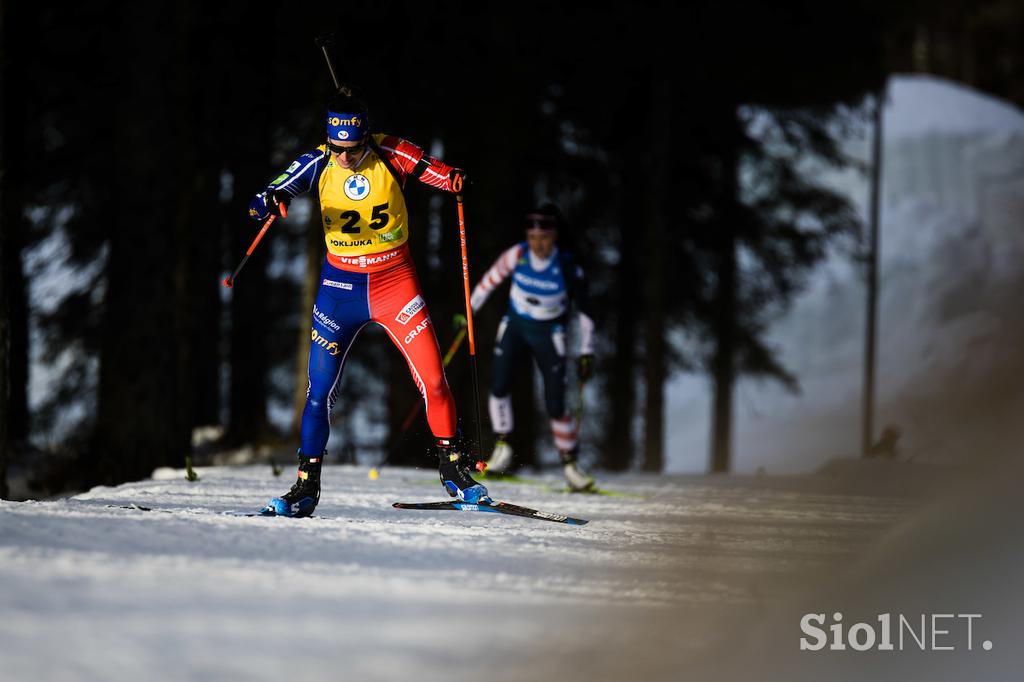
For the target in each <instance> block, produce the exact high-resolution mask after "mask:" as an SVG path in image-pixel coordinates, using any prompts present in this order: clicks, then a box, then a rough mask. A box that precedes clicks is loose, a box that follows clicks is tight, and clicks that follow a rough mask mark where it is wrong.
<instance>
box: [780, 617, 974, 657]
mask: <svg viewBox="0 0 1024 682" xmlns="http://www.w3.org/2000/svg"><path fill="white" fill-rule="evenodd" d="M876 620H877V624H876V623H875V622H869V623H853V624H852V625H850V626H849V627H847V626H845V625H844V623H843V614H842V613H840V612H838V611H837V612H835V613H833V614H832V623H831V625H829V626H828V630H825V629H824V628H823V627H820V626H824V625H825V614H824V613H808V614H805V615H804V616H803V618H801V619H800V632H801V633H803V635H804V636H803V637H801V638H800V651H821V650H823V649H826V648H827V650H828V651H846V650H847V649H850V650H853V651H904V650H908V651H956V650H958V649H959V650H964V649H966V650H967V651H974V650H975V649H976V648H977V647H976V644H975V640H976V638H977V637H978V629H979V624H980V623H978V622H976V621H980V620H981V614H980V613H955V614H954V613H917V614H912V615H907V614H903V613H895V614H894V613H880V614H878V616H877V618H876ZM830 635H831V636H830ZM992 646H993V645H992V641H991V640H988V639H986V640H984V641H982V642H981V648H982V649H984V650H985V651H991V650H992Z"/></svg>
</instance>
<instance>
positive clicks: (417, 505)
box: [391, 500, 587, 526]
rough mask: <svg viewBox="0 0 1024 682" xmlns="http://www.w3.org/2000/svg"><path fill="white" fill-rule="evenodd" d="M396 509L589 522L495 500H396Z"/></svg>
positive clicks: (580, 522)
mask: <svg viewBox="0 0 1024 682" xmlns="http://www.w3.org/2000/svg"><path fill="white" fill-rule="evenodd" d="M391 506H393V507H394V508H395V509H422V510H426V511H430V510H434V511H438V510H454V511H466V512H490V513H492V514H508V515H510V516H522V517H525V518H530V519H540V520H542V521H553V522H555V523H565V524H568V525H570V526H582V525H584V524H585V523H587V520H586V519H575V518H573V517H571V516H565V515H563V514H552V513H551V512H545V511H538V510H536V509H530V508H529V507H520V506H518V505H515V504H509V503H508V502H495V501H494V500H490V501H486V502H485V501H480V502H475V503H469V502H456V501H451V502H395V503H394V504H393V505H391Z"/></svg>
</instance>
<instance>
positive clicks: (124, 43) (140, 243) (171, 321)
mask: <svg viewBox="0 0 1024 682" xmlns="http://www.w3.org/2000/svg"><path fill="white" fill-rule="evenodd" d="M174 14H175V13H174V10H173V8H172V7H170V6H161V5H152V4H146V5H139V4H135V5H131V4H129V5H125V6H123V7H122V8H121V9H120V10H119V12H118V19H119V23H120V26H119V30H118V31H117V33H118V34H119V35H118V36H117V39H116V40H111V41H110V47H109V49H110V50H111V52H110V53H109V54H108V55H107V57H106V58H107V59H108V60H110V63H111V64H117V69H116V70H115V72H117V73H119V74H120V78H121V81H122V85H121V88H120V92H121V93H122V99H120V100H119V101H118V102H117V104H116V105H115V108H114V110H113V115H114V117H115V119H114V120H115V124H116V125H115V130H116V133H115V138H114V148H113V150H112V153H113V155H114V158H113V159H112V161H111V167H113V168H120V169H125V170H124V171H123V172H118V173H113V174H112V181H111V182H112V185H113V186H112V196H111V201H110V206H111V208H112V210H110V211H109V213H108V214H107V219H108V221H109V224H110V234H109V244H110V250H109V258H108V263H107V270H106V279H107V291H106V298H105V302H104V311H103V329H102V336H101V342H100V349H101V350H100V377H99V409H98V415H97V426H96V449H97V453H96V454H97V466H96V468H95V469H94V470H93V471H92V472H91V474H92V476H91V480H90V481H89V482H90V483H95V482H101V483H107V484H115V483H119V482H122V481H126V480H133V479H138V478H142V477H145V476H148V475H149V474H150V473H151V472H152V471H153V469H154V468H155V467H157V466H162V465H169V464H179V463H180V462H181V456H182V454H183V452H184V451H185V449H186V448H187V447H188V445H189V434H188V431H187V429H182V428H181V426H182V425H181V422H180V420H179V418H178V414H179V412H178V406H177V403H178V402H179V401H180V400H182V399H183V398H185V397H186V396H183V395H182V394H181V392H180V390H179V386H180V382H179V376H178V372H179V369H180V365H179V361H178V357H179V356H178V349H179V348H180V347H181V346H183V345H185V344H187V343H188V340H187V339H182V338H178V337H177V336H176V333H178V332H179V331H180V323H179V322H178V321H177V319H176V317H177V314H178V312H179V306H178V305H177V302H178V301H177V296H178V295H177V289H176V282H175V275H176V270H177V264H176V262H175V261H176V256H177V255H178V252H177V249H176V247H175V244H174V236H175V234H176V230H177V229H178V226H179V225H180V221H176V219H175V214H174V212H173V211H169V210H166V209H168V208H169V207H175V206H177V205H178V202H179V201H180V200H181V187H182V186H183V184H184V186H186V187H187V186H188V185H187V183H183V182H182V178H181V177H177V176H176V175H175V174H174V171H175V170H177V168H176V166H175V164H174V162H173V159H175V158H176V155H178V154H181V153H182V152H183V149H182V146H183V145H186V144H188V143H189V141H188V140H184V139H179V138H176V137H175V135H174V134H175V132H177V126H178V125H179V124H180V121H179V120H178V118H177V116H176V115H175V114H176V112H175V109H174V106H175V102H178V101H179V98H180V97H181V95H182V93H176V92H173V85H172V86H170V88H169V87H168V84H174V83H175V82H176V79H175V73H176V71H177V69H178V68H179V67H178V65H177V64H176V60H175V39H179V40H180V38H181V36H176V35H175V34H174V32H173V31H168V30H167V27H166V17H168V16H174ZM114 50H116V54H115V53H114ZM125 53H129V54H132V55H133V57H132V59H130V60H127V61H125V60H123V59H120V55H123V54H125ZM169 89H170V90H172V92H171V93H170V95H171V96H168V94H169V92H168V90H169ZM139 112H146V116H140V115H139ZM153 131H161V134H160V135H154V132H153ZM162 160H163V161H167V160H171V161H169V162H168V163H162V162H161V161H162ZM168 168H170V169H171V174H172V176H171V177H168ZM139 188H145V191H139Z"/></svg>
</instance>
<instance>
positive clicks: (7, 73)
mask: <svg viewBox="0 0 1024 682" xmlns="http://www.w3.org/2000/svg"><path fill="white" fill-rule="evenodd" d="M24 11H25V10H24V8H23V7H22V6H19V5H15V4H14V3H10V2H0V46H2V53H0V107H2V111H0V136H2V139H0V230H2V232H3V237H2V238H3V244H2V245H0V261H2V263H0V269H2V274H0V288H2V289H3V298H4V301H3V306H4V310H3V322H2V324H3V325H4V329H3V333H2V339H0V344H2V348H0V354H2V355H3V361H2V367H0V372H2V373H3V384H2V387H0V393H2V399H3V403H4V404H3V409H0V421H3V422H4V424H3V427H2V428H3V429H5V436H4V438H3V439H2V440H0V443H3V444H5V445H12V444H15V443H23V442H25V441H26V440H28V432H29V414H28V394H27V386H28V296H27V292H26V289H25V277H24V273H23V271H22V265H21V253H22V250H23V249H24V240H25V229H26V225H25V220H24V218H23V216H22V211H23V208H24V203H25V189H24V187H23V185H22V182H21V181H20V180H19V178H20V175H19V174H17V173H13V172H8V171H9V169H16V168H23V167H24V159H25V143H24V139H25V126H26V107H25V100H24V98H23V97H21V96H20V95H21V94H23V93H24V92H25V89H24V87H25V86H24V83H25V68H26V66H27V65H26V64H25V62H24V61H23V60H22V59H21V55H22V54H23V53H24V48H23V42H22V40H21V37H22V36H25V35H27V33H26V31H25V29H26V25H25V24H26V21H25V17H24V16H23V15H22V14H21V13H23V12H24ZM2 461H3V456H2V455H0V462H2ZM3 466H4V465H3V464H2V463H0V468H2V467H3ZM5 482H6V477H5V476H4V475H3V474H2V473H0V489H3V487H4V485H5Z"/></svg>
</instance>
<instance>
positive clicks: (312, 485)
mask: <svg viewBox="0 0 1024 682" xmlns="http://www.w3.org/2000/svg"><path fill="white" fill-rule="evenodd" d="M324 454H326V453H324ZM323 460H324V457H323V454H321V455H318V456H317V457H307V456H306V455H304V454H302V453H301V452H300V453H299V477H298V479H297V480H296V481H295V485H293V486H292V489H291V490H289V491H288V492H286V493H285V494H284V495H282V496H281V497H275V498H274V499H272V500H271V501H270V503H269V504H268V505H267V506H266V507H264V508H263V511H261V512H260V513H261V514H263V515H264V516H293V517H302V516H311V515H312V514H313V510H314V509H316V504H317V502H319V501H320V467H321V466H322V465H323Z"/></svg>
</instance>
